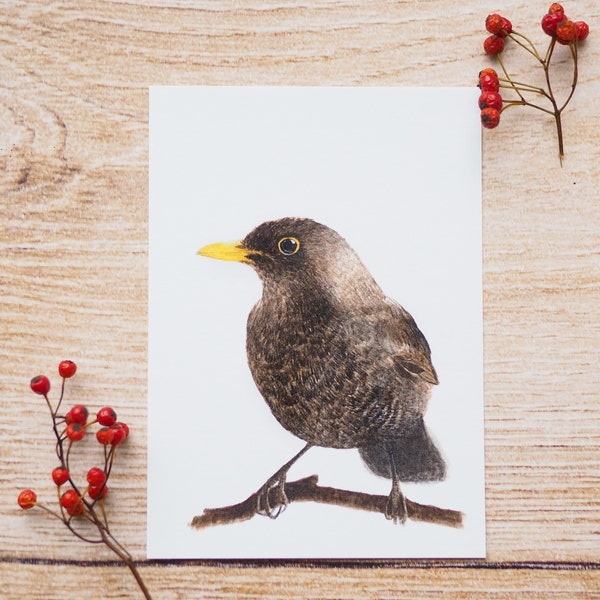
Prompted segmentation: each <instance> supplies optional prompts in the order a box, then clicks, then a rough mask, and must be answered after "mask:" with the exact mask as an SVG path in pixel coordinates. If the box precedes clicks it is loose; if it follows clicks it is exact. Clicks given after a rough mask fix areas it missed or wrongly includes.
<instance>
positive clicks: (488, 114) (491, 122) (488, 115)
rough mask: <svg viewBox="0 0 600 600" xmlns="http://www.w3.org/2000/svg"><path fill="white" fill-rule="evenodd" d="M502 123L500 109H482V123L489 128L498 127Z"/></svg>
mask: <svg viewBox="0 0 600 600" xmlns="http://www.w3.org/2000/svg"><path fill="white" fill-rule="evenodd" d="M498 123H500V111H499V110H497V109H495V108H484V109H483V110H482V111H481V124H482V125H483V126H484V127H486V128H487V129H493V128H494V127H498Z"/></svg>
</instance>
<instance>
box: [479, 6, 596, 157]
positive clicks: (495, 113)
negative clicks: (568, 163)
mask: <svg viewBox="0 0 600 600" xmlns="http://www.w3.org/2000/svg"><path fill="white" fill-rule="evenodd" d="M541 26H542V30H543V31H544V33H546V34H547V35H549V36H550V42H549V44H548V48H547V49H546V52H545V53H544V54H541V53H540V52H538V50H537V48H536V46H535V45H534V44H533V42H532V41H531V40H530V39H529V38H528V37H526V36H525V35H523V34H522V33H519V32H518V31H515V30H514V29H513V27H512V24H511V22H510V21H509V20H508V19H507V18H506V17H503V16H501V15H499V14H496V13H494V14H491V15H488V17H487V19H486V21H485V27H486V29H487V30H488V32H489V33H491V34H492V35H490V36H489V37H487V38H486V39H485V41H484V42H483V49H484V51H485V53H486V54H488V55H490V56H494V57H495V58H496V59H497V61H498V64H499V65H500V68H501V70H502V75H500V76H499V75H498V73H497V72H496V71H495V70H494V69H491V68H488V69H483V70H482V71H481V72H480V73H479V87H480V88H481V95H480V96H479V108H480V109H481V123H482V125H483V126H484V127H486V128H488V129H493V128H494V127H497V126H498V124H499V122H500V115H501V113H502V112H503V111H505V110H506V109H507V108H509V107H511V106H530V107H532V108H535V109H537V110H540V111H542V112H544V113H547V114H549V115H550V116H552V117H553V119H554V122H555V124H556V132H557V136H558V155H559V158H560V161H561V164H562V159H563V157H564V141H563V129H562V118H561V116H562V112H563V110H564V109H565V108H566V106H567V104H569V102H570V100H571V98H572V97H573V94H574V92H575V87H576V86H577V76H578V66H577V58H578V57H577V49H578V45H579V43H580V42H583V40H585V39H586V38H587V37H588V35H589V32H590V28H589V27H588V25H587V23H585V22H584V21H571V20H570V19H569V18H568V17H567V16H566V15H565V11H564V9H563V7H562V6H561V5H560V4H558V3H554V4H552V5H551V6H550V8H549V9H548V12H547V13H546V14H545V15H544V17H543V18H542V21H541ZM506 39H511V40H513V41H514V42H515V43H516V44H517V45H518V46H520V47H521V48H522V49H523V50H525V51H526V52H527V53H529V54H530V55H531V56H532V57H533V58H534V59H535V60H536V61H537V62H539V64H540V65H541V67H542V69H543V72H544V80H545V87H539V86H535V85H529V84H527V83H522V82H519V81H515V80H514V79H513V78H512V77H511V75H510V74H509V72H508V70H507V68H506V66H505V64H504V60H503V59H502V56H501V54H502V52H503V51H504V47H505V41H506ZM556 44H560V45H563V46H568V47H569V51H570V54H571V58H572V61H573V74H572V79H571V89H570V91H569V93H568V95H567V97H566V99H565V100H564V101H563V102H562V103H559V101H558V100H557V99H556V96H555V94H554V90H553V89H552V83H551V77H550V63H551V60H552V57H553V56H554V50H555V47H556ZM500 88H503V89H508V90H512V91H513V92H514V93H515V95H516V97H514V98H512V99H505V98H503V97H502V96H501V95H500Z"/></svg>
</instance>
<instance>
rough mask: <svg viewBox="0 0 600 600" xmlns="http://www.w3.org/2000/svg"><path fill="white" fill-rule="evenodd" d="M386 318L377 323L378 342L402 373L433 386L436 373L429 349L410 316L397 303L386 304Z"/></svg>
mask: <svg viewBox="0 0 600 600" xmlns="http://www.w3.org/2000/svg"><path fill="white" fill-rule="evenodd" d="M386 306H387V311H386V312H387V315H385V316H382V318H381V319H380V320H379V323H378V327H377V328H378V329H379V333H380V336H379V338H378V339H379V343H380V345H381V346H382V347H383V348H384V349H385V350H386V352H388V353H389V354H390V355H391V356H392V358H393V360H394V363H395V364H396V365H397V366H398V368H399V369H401V370H403V371H404V372H406V373H408V374H410V375H412V376H416V377H420V378H421V379H423V380H424V381H427V382H428V383H431V384H433V385H436V384H437V383H439V380H438V376H437V373H436V372H435V369H434V367H433V364H432V363H431V350H430V348H429V344H428V343H427V340H426V339H425V336H424V335H423V334H422V333H421V331H420V329H419V328H418V327H417V324H416V323H415V320H414V319H413V318H412V316H411V315H410V314H409V313H408V312H407V311H406V310H404V308H402V306H400V305H399V304H397V303H395V302H393V301H392V300H388V301H387V304H386Z"/></svg>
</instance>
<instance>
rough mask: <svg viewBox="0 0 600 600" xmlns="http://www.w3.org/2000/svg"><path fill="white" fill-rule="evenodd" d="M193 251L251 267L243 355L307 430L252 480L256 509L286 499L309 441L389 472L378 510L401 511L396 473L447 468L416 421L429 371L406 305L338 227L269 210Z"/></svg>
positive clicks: (423, 477) (276, 402) (428, 476)
mask: <svg viewBox="0 0 600 600" xmlns="http://www.w3.org/2000/svg"><path fill="white" fill-rule="evenodd" d="M198 254H200V255H202V256H207V257H211V258H219V259H223V260H233V261H239V262H242V263H247V264H249V265H250V266H252V267H253V268H254V270H255V271H256V272H257V274H258V276H259V277H260V279H261V281H262V285H263V293H262V298H261V299H260V300H259V301H258V303H257V304H256V305H255V306H254V308H253V309H252V310H251V312H250V315H249V317H248V323H247V331H246V350H247V357H248V364H249V367H250V371H251V373H252V376H253V379H254V382H255V384H256V386H257V387H258V389H259V391H260V393H261V394H262V396H263V397H264V399H265V400H266V402H267V404H268V405H269V407H270V409H271V411H272V412H273V415H274V416H275V418H276V419H277V420H278V421H279V423H280V424H281V425H282V426H283V427H285V429H287V430H288V431H290V432H291V433H293V434H294V435H296V436H297V437H299V438H300V439H302V440H304V441H305V442H306V446H305V447H304V448H303V449H302V450H301V451H300V452H299V453H298V454H297V455H296V456H294V457H293V458H292V459H291V460H290V461H288V462H287V463H286V464H285V465H283V466H282V467H281V469H279V470H278V471H277V472H276V473H275V474H274V475H273V476H272V477H270V478H269V479H268V480H267V482H266V483H265V484H264V485H263V486H262V487H261V488H260V490H259V492H258V499H259V500H258V503H259V506H258V507H257V509H258V512H260V513H262V514H266V515H268V516H270V517H273V518H274V517H276V516H277V515H278V514H279V512H280V511H281V509H282V508H285V506H286V504H287V498H286V496H285V487H284V486H285V480H286V474H287V471H288V470H289V468H290V467H291V466H292V464H293V463H294V462H295V461H296V460H297V459H298V458H300V456H302V455H303V454H304V453H305V452H306V451H307V450H308V449H309V448H311V447H312V446H322V447H327V448H358V450H359V453H360V456H361V457H362V459H363V461H364V462H365V463H366V465H367V466H368V468H369V469H370V470H371V471H372V472H373V473H375V474H377V475H379V476H383V477H387V478H389V479H391V480H392V489H391V492H390V495H389V498H388V502H387V507H386V511H385V514H386V517H387V518H389V519H393V520H394V521H395V522H396V521H397V520H398V519H399V520H400V521H402V522H404V521H405V520H406V517H407V513H406V503H405V499H404V496H403V494H402V493H401V491H400V486H399V482H400V481H407V482H408V481H410V482H423V481H438V480H442V479H444V477H445V474H446V465H445V462H444V460H443V458H442V456H441V454H440V452H439V450H438V449H437V448H436V446H435V444H434V442H433V441H432V439H431V438H430V436H429V434H428V432H427V429H426V427H425V424H424V422H423V415H424V413H425V411H426V408H427V404H428V401H429V398H430V395H431V388H432V386H434V385H436V384H437V383H438V377H437V374H436V372H435V369H434V367H433V365H432V363H431V352H430V349H429V345H428V343H427V341H426V339H425V337H424V336H423V334H422V333H421V331H420V330H419V328H418V327H417V325H416V323H415V321H414V320H413V318H412V317H411V315H410V314H409V313H408V312H407V311H406V310H404V308H402V307H401V306H400V305H399V304H397V303H396V302H394V301H393V300H390V299H389V298H387V297H386V296H385V294H384V293H383V291H382V290H381V288H380V287H379V286H378V285H377V283H376V282H375V280H374V279H373V277H372V276H371V274H370V273H369V271H368V270H367V269H366V267H365V266H364V265H363V263H362V262H361V260H360V259H359V257H358V255H357V254H356V253H355V252H354V250H353V249H352V248H351V247H350V246H349V245H348V243H347V242H346V241H345V240H344V238H342V237H341V236H340V235H339V234H338V233H336V232H335V231H334V230H332V229H330V228H329V227H327V226H325V225H322V224H320V223H317V222H315V221H313V220H311V219H304V218H302V219H301V218H284V219H280V220H276V221H268V222H266V223H263V224H262V225H259V226H258V227H256V229H254V230H253V231H252V232H250V233H249V234H248V235H247V236H246V237H245V238H244V239H243V240H241V241H239V242H235V243H232V244H212V245H209V246H205V247H203V248H201V249H200V250H199V251H198ZM274 488H275V493H276V497H277V502H276V503H275V502H273V501H270V496H271V498H272V497H273V494H272V493H271V494H270V492H272V490H273V489H274ZM271 504H274V506H271Z"/></svg>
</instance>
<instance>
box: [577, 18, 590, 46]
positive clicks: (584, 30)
mask: <svg viewBox="0 0 600 600" xmlns="http://www.w3.org/2000/svg"><path fill="white" fill-rule="evenodd" d="M575 27H577V41H578V42H583V40H585V38H586V37H587V36H588V35H589V34H590V26H589V25H588V24H587V23H586V22H585V21H575Z"/></svg>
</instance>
